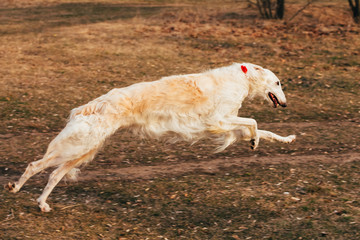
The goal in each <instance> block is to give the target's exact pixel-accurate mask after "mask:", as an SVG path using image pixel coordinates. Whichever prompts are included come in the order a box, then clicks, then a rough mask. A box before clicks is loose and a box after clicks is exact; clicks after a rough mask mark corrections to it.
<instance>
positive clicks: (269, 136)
mask: <svg viewBox="0 0 360 240" xmlns="http://www.w3.org/2000/svg"><path fill="white" fill-rule="evenodd" d="M258 133H259V136H260V138H261V139H265V140H268V141H271V142H274V141H279V142H283V143H292V142H294V141H295V139H296V136H295V135H289V136H287V137H282V136H279V135H277V134H275V133H272V132H270V131H265V130H258Z"/></svg>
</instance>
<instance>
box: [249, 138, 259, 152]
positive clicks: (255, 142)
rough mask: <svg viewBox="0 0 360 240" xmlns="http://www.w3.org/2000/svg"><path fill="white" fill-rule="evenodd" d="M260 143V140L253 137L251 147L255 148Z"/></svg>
mask: <svg viewBox="0 0 360 240" xmlns="http://www.w3.org/2000/svg"><path fill="white" fill-rule="evenodd" d="M258 145H259V140H256V139H251V140H250V148H251V149H252V150H255V149H256V148H257V147H258Z"/></svg>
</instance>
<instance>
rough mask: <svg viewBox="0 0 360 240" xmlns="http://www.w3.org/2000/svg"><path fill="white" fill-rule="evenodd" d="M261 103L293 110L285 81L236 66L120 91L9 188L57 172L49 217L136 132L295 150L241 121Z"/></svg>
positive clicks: (71, 124) (91, 109)
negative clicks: (253, 101)
mask: <svg viewBox="0 0 360 240" xmlns="http://www.w3.org/2000/svg"><path fill="white" fill-rule="evenodd" d="M254 97H261V98H265V99H266V100H267V101H269V102H270V103H271V104H272V105H273V107H275V108H276V107H277V106H278V105H280V106H282V107H286V98H285V95H284V93H283V91H282V89H281V84H280V81H279V79H278V78H277V77H276V76H275V74H274V73H273V72H271V71H270V70H268V69H264V68H262V67H260V66H257V65H254V64H250V63H241V64H240V63H234V64H232V65H230V66H227V67H221V68H217V69H213V70H209V71H206V72H203V73H199V74H189V75H176V76H170V77H164V78H162V79H160V80H157V81H153V82H142V83H136V84H133V85H131V86H128V87H124V88H117V89H113V90H111V91H110V92H108V93H107V94H105V95H103V96H101V97H99V98H97V99H95V100H93V101H91V102H89V103H88V104H85V105H83V106H80V107H78V108H75V109H73V110H72V111H71V113H70V117H69V119H68V123H67V125H66V127H65V128H64V129H63V130H62V131H61V132H60V133H59V135H57V136H56V137H55V139H53V140H52V141H51V143H50V144H49V146H48V149H47V151H46V153H45V155H44V157H43V158H42V159H41V160H38V161H34V162H31V163H30V164H29V165H28V167H27V168H26V171H25V172H24V174H23V175H22V176H21V177H20V179H19V181H17V182H15V183H8V184H7V185H6V188H7V189H8V190H9V191H11V192H14V193H15V192H18V191H19V190H20V188H21V187H22V186H23V184H24V183H25V182H26V181H27V180H28V179H29V178H30V177H31V176H33V175H35V174H37V173H39V172H40V171H42V170H44V169H45V168H48V167H57V168H56V169H55V170H54V171H53V172H52V173H51V174H50V177H49V181H48V184H47V185H46V187H45V188H44V190H43V193H42V195H41V196H40V197H39V198H38V199H37V202H38V204H39V207H40V209H41V210H42V211H43V212H49V211H50V210H51V208H50V207H49V205H48V204H47V203H46V199H47V198H48V196H49V194H50V193H51V191H52V190H53V188H54V187H55V186H56V185H57V184H58V182H59V181H60V180H61V179H62V178H63V177H64V176H65V175H67V176H68V177H70V178H76V175H77V172H78V167H79V166H80V165H82V164H85V163H88V162H89V161H91V160H92V159H93V158H94V156H95V154H96V153H97V152H98V150H99V149H100V148H101V146H102V145H103V143H104V141H105V139H106V138H108V137H109V136H110V135H112V134H113V133H114V132H115V131H116V130H118V129H130V130H132V131H133V132H134V133H135V134H136V135H138V136H142V137H148V138H155V139H159V138H163V137H165V138H167V139H169V138H170V139H171V140H174V141H177V140H185V141H188V142H191V143H194V142H196V141H198V140H199V139H203V138H212V139H215V140H217V142H220V143H221V145H220V146H219V147H218V148H216V152H220V151H223V150H224V149H225V148H226V147H228V146H229V145H230V144H232V143H234V142H235V141H236V140H237V139H243V140H247V141H250V144H251V148H252V149H255V148H256V147H257V146H258V144H259V140H260V139H265V140H269V141H275V140H276V141H279V142H283V143H291V142H293V141H294V140H295V135H290V136H287V137H281V136H279V135H276V134H274V133H272V132H269V131H264V130H259V129H258V128H257V123H256V121H255V120H254V119H251V118H243V117H238V110H239V109H240V108H241V105H242V102H243V101H244V99H245V98H254Z"/></svg>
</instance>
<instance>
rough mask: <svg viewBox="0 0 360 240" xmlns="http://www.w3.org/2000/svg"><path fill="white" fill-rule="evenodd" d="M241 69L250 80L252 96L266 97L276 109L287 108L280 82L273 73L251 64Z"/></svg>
mask: <svg viewBox="0 0 360 240" xmlns="http://www.w3.org/2000/svg"><path fill="white" fill-rule="evenodd" d="M240 68H241V71H242V72H243V73H244V74H245V76H246V77H247V79H248V80H249V88H250V89H249V91H250V95H252V96H260V97H264V98H265V99H266V100H267V101H268V102H270V103H271V104H273V106H274V108H276V107H277V106H278V105H280V106H282V107H286V97H285V94H284V92H283V91H282V88H281V83H280V80H279V79H278V78H277V77H276V75H275V74H274V73H273V72H272V71H270V70H268V69H265V68H262V67H260V66H257V65H254V64H249V63H246V64H240Z"/></svg>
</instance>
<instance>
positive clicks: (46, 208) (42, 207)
mask: <svg viewBox="0 0 360 240" xmlns="http://www.w3.org/2000/svg"><path fill="white" fill-rule="evenodd" d="M39 208H40V210H41V211H42V212H50V211H51V208H50V206H49V204H47V203H45V202H44V203H39Z"/></svg>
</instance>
